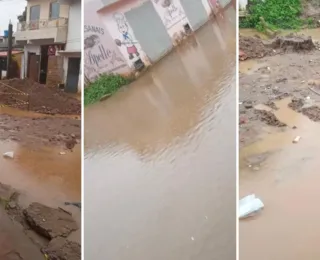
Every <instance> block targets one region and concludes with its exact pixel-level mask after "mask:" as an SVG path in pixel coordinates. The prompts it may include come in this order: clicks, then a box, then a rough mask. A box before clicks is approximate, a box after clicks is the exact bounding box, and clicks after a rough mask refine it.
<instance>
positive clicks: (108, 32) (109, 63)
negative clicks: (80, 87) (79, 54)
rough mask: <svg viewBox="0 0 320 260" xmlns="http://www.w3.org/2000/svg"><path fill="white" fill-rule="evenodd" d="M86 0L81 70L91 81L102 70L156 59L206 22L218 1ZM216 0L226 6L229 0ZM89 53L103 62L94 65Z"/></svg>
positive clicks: (127, 67)
mask: <svg viewBox="0 0 320 260" xmlns="http://www.w3.org/2000/svg"><path fill="white" fill-rule="evenodd" d="M84 1H85V10H86V13H85V28H84V31H85V43H84V45H85V55H86V58H85V61H84V62H85V72H84V73H85V76H86V77H87V78H88V79H89V80H94V78H95V77H96V76H97V75H99V74H101V73H120V74H127V73H131V72H134V71H137V70H140V69H142V68H144V67H145V66H149V65H151V64H153V63H155V62H157V61H158V60H160V59H161V58H162V57H163V56H165V55H166V54H167V53H168V52H170V51H171V50H172V48H174V46H176V45H178V44H179V43H180V42H181V41H182V40H183V39H184V38H185V37H186V36H187V35H189V34H190V33H192V32H194V31H196V30H198V29H199V28H200V27H201V26H202V25H203V24H205V23H206V22H207V21H208V20H209V19H210V16H211V15H212V13H215V11H216V10H215V9H216V8H217V6H219V1H218V0H126V1H125V0H84ZM221 1H222V2H221ZM220 2H221V5H222V7H224V6H225V5H227V4H228V3H230V2H231V0H220ZM93 24H95V25H96V26H92V25H93ZM101 32H103V36H102V35H101ZM90 46H91V47H90ZM99 46H107V47H103V48H101V47H99ZM106 49H107V51H106V52H103V51H102V50H106ZM100 53H101V54H100ZM103 53H104V54H103ZM94 55H95V56H94ZM97 55H98V56H97ZM92 57H96V59H95V60H99V61H100V64H101V65H102V64H103V66H99V65H97V64H96V65H95V66H94V64H93V63H92V61H93V58H92Z"/></svg>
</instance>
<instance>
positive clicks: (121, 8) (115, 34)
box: [99, 0, 150, 68]
mask: <svg viewBox="0 0 320 260" xmlns="http://www.w3.org/2000/svg"><path fill="white" fill-rule="evenodd" d="M142 3H144V1H143V0H127V1H119V2H118V3H116V4H113V5H111V6H108V7H105V8H103V9H101V10H99V16H100V19H101V21H102V22H103V24H104V26H105V27H106V28H107V29H108V31H109V33H110V35H111V37H112V38H113V39H114V40H113V41H114V42H115V43H116V44H117V45H118V46H117V47H118V49H119V50H120V52H121V53H122V56H123V57H124V59H125V60H126V62H127V64H128V65H129V67H130V68H133V64H134V62H135V61H136V60H138V59H141V60H142V61H143V63H144V64H145V65H147V66H148V65H150V61H149V59H148V57H147V55H146V54H145V52H144V51H143V50H142V48H141V45H140V44H139V42H138V40H137V39H136V38H135V35H134V32H133V30H132V28H131V26H130V24H129V23H128V22H127V20H126V18H125V16H124V13H125V12H127V11H129V10H131V9H133V8H135V7H137V6H139V5H141V4H142Z"/></svg>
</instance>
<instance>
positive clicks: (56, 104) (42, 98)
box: [0, 79, 81, 115]
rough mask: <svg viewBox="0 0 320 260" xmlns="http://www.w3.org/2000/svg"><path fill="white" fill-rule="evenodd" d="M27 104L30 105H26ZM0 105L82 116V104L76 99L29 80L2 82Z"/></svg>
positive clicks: (0, 85) (56, 89)
mask: <svg viewBox="0 0 320 260" xmlns="http://www.w3.org/2000/svg"><path fill="white" fill-rule="evenodd" d="M11 87H12V88H11ZM13 88H14V89H13ZM20 91H22V92H23V93H22V92H20ZM9 93H10V94H9ZM24 93H25V94H28V96H27V95H23V94H24ZM25 102H29V104H25V105H24V103H25ZM0 104H4V105H8V106H12V107H17V108H19V109H22V110H30V111H34V112H38V113H42V114H53V115H54V114H60V115H80V114H81V102H80V101H79V100H78V99H76V98H75V97H72V96H70V95H68V94H67V93H65V92H64V91H62V90H60V89H58V88H52V87H46V86H44V85H41V84H39V83H36V82H33V81H31V80H28V79H24V80H21V79H11V80H2V81H0Z"/></svg>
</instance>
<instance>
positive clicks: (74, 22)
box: [15, 0, 81, 92]
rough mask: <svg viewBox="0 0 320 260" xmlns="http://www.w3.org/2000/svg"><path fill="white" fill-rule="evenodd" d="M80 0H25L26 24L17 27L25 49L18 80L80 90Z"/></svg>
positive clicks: (20, 40) (70, 90) (16, 34)
mask: <svg viewBox="0 0 320 260" xmlns="http://www.w3.org/2000/svg"><path fill="white" fill-rule="evenodd" d="M79 21H81V0H58V1H53V2H52V1H49V0H28V1H27V15H26V21H25V22H21V23H19V24H18V26H17V32H16V33H15V37H16V42H17V43H18V44H22V45H23V46H24V56H23V58H22V63H21V64H22V66H21V78H25V77H28V78H30V79H32V80H34V81H37V82H39V83H42V84H46V85H48V86H59V85H60V86H63V85H64V88H65V91H67V92H77V91H79V90H80V87H79V86H80V85H81V84H80V83H81V82H80V78H81V77H80V58H81V26H80V24H79Z"/></svg>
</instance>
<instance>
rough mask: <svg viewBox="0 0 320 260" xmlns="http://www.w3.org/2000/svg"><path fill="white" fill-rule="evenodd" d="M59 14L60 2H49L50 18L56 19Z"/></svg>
mask: <svg viewBox="0 0 320 260" xmlns="http://www.w3.org/2000/svg"><path fill="white" fill-rule="evenodd" d="M59 16H60V4H59V3H58V2H53V3H50V19H58V18H59Z"/></svg>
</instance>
